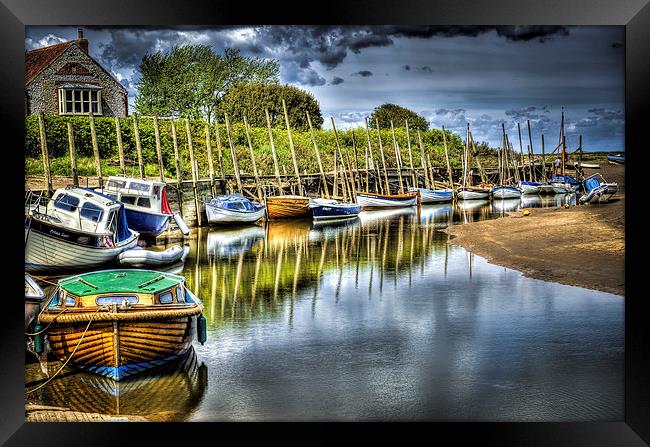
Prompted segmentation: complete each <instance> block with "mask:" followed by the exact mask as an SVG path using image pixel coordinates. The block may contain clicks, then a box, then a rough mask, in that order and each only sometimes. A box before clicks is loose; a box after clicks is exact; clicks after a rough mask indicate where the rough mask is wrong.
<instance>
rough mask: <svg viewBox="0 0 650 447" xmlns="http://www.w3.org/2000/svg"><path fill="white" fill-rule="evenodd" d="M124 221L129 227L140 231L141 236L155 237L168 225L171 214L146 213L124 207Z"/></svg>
mask: <svg viewBox="0 0 650 447" xmlns="http://www.w3.org/2000/svg"><path fill="white" fill-rule="evenodd" d="M125 211H126V221H127V222H128V225H129V228H130V229H132V230H135V231H137V232H138V233H140V236H142V237H156V236H158V235H159V234H161V233H163V232H164V231H165V230H167V228H168V227H169V221H170V220H171V218H172V215H171V214H159V213H147V212H144V211H139V210H134V209H130V208H126V207H125Z"/></svg>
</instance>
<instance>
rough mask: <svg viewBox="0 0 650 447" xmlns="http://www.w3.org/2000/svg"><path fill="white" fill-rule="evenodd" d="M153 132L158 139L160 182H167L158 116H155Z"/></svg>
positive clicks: (157, 154)
mask: <svg viewBox="0 0 650 447" xmlns="http://www.w3.org/2000/svg"><path fill="white" fill-rule="evenodd" d="M153 130H154V135H155V137H156V156H157V157H158V172H160V181H161V182H164V181H165V168H164V166H163V159H162V150H161V148H160V129H159V128H158V115H154V116H153Z"/></svg>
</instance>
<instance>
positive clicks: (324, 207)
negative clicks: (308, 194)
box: [309, 199, 361, 221]
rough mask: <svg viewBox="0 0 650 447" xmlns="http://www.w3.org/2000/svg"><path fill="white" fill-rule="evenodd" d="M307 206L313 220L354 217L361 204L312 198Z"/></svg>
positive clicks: (357, 213)
mask: <svg viewBox="0 0 650 447" xmlns="http://www.w3.org/2000/svg"><path fill="white" fill-rule="evenodd" d="M309 208H310V209H311V215H312V217H313V218H314V220H319V221H321V220H343V219H354V218H356V217H357V216H358V215H359V212H360V211H361V206H360V205H357V204H356V203H345V202H337V201H336V200H329V199H312V200H311V202H310V204H309Z"/></svg>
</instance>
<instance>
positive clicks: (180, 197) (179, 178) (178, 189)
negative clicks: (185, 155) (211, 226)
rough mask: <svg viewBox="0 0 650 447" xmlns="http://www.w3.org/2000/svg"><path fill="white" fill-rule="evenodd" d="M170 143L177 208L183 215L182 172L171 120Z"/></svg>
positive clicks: (173, 125)
mask: <svg viewBox="0 0 650 447" xmlns="http://www.w3.org/2000/svg"><path fill="white" fill-rule="evenodd" d="M172 144H173V145H174V165H175V167H176V194H177V195H178V208H179V209H180V211H181V217H183V191H182V188H183V174H182V173H181V161H180V156H179V153H178V140H177V138H176V123H175V122H174V121H173V120H172Z"/></svg>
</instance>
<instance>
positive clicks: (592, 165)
mask: <svg viewBox="0 0 650 447" xmlns="http://www.w3.org/2000/svg"><path fill="white" fill-rule="evenodd" d="M573 165H574V166H575V167H577V168H583V169H584V168H587V169H599V168H600V165H599V164H597V163H577V162H576V163H574V164H573Z"/></svg>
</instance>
